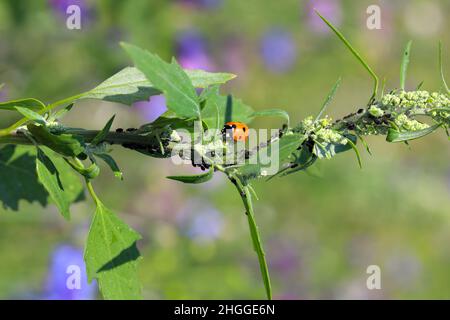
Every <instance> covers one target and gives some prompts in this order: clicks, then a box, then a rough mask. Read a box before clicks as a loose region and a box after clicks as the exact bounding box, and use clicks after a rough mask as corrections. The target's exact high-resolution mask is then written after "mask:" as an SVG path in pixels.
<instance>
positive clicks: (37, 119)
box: [15, 107, 46, 125]
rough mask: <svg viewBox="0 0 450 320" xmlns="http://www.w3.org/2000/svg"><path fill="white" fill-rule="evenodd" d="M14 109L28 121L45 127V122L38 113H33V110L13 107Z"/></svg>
mask: <svg viewBox="0 0 450 320" xmlns="http://www.w3.org/2000/svg"><path fill="white" fill-rule="evenodd" d="M15 108H16V110H17V111H19V112H20V113H21V114H22V115H23V116H24V117H25V118H27V119H28V120H32V121H35V122H37V123H40V124H43V125H45V123H46V121H45V119H44V117H43V116H41V115H40V114H39V113H37V112H34V111H33V110H30V109H26V108H22V107H15Z"/></svg>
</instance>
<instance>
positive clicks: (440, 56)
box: [439, 41, 450, 93]
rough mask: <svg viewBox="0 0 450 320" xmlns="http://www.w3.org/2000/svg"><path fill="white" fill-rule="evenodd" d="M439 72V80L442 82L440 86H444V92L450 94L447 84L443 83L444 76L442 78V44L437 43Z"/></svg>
mask: <svg viewBox="0 0 450 320" xmlns="http://www.w3.org/2000/svg"><path fill="white" fill-rule="evenodd" d="M439 72H440V74H441V80H442V84H443V85H444V88H445V90H446V91H447V93H450V89H449V88H448V85H447V82H446V81H445V76H444V66H443V63H442V43H441V41H439Z"/></svg>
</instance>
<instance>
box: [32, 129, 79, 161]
mask: <svg viewBox="0 0 450 320" xmlns="http://www.w3.org/2000/svg"><path fill="white" fill-rule="evenodd" d="M27 128H28V130H29V131H30V132H31V134H32V135H33V138H34V139H35V140H36V142H38V143H40V144H43V145H45V146H47V147H49V148H50V149H52V150H53V151H55V152H57V153H60V154H62V155H63V156H66V157H76V156H78V155H79V154H80V153H82V152H83V151H84V147H83V145H82V143H81V140H80V138H79V137H78V136H75V135H72V134H66V133H63V134H60V135H56V134H53V133H51V132H50V131H49V130H48V129H47V128H46V127H44V126H39V125H35V124H32V123H31V124H29V125H28V126H27Z"/></svg>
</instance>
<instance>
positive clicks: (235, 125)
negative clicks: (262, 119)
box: [222, 121, 249, 142]
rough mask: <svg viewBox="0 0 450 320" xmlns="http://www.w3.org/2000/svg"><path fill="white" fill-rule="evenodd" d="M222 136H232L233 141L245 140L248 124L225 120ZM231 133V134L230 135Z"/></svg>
mask: <svg viewBox="0 0 450 320" xmlns="http://www.w3.org/2000/svg"><path fill="white" fill-rule="evenodd" d="M222 133H223V135H224V138H231V137H232V138H233V140H234V141H236V142H237V141H246V140H247V138H248V134H249V132H248V126H247V125H246V124H245V123H242V122H234V121H231V122H227V123H225V125H224V126H223V129H222ZM230 134H231V135H230Z"/></svg>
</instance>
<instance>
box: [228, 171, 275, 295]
mask: <svg viewBox="0 0 450 320" xmlns="http://www.w3.org/2000/svg"><path fill="white" fill-rule="evenodd" d="M230 178H233V179H235V181H236V183H235V186H236V188H237V190H238V192H239V194H240V196H241V198H242V202H243V203H244V206H245V210H246V215H247V220H248V226H249V228H250V235H251V237H252V242H253V249H254V250H255V251H256V254H257V255H258V261H259V268H260V270H261V276H262V278H263V282H264V287H265V289H266V295H267V299H269V300H272V286H271V284H270V275H269V268H268V267H267V261H266V254H265V252H264V248H263V245H262V243H261V236H260V234H259V230H258V226H257V225H256V221H255V214H254V211H253V203H252V195H251V193H250V191H249V188H248V186H244V185H243V184H242V183H241V181H240V180H239V178H236V177H234V176H233V175H230Z"/></svg>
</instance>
